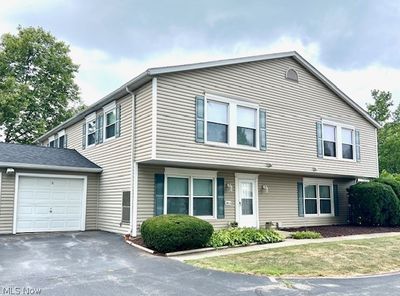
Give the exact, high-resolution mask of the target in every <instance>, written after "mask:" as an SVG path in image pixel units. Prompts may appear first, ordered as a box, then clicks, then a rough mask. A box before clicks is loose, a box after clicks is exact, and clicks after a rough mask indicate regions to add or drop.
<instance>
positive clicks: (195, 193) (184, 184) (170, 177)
mask: <svg viewBox="0 0 400 296" xmlns="http://www.w3.org/2000/svg"><path fill="white" fill-rule="evenodd" d="M172 170H173V171H171V170H169V171H167V170H166V178H165V186H166V189H165V190H166V195H165V198H166V201H164V205H166V206H165V208H164V213H165V214H186V215H193V216H198V217H203V218H213V217H215V216H216V214H215V213H216V206H215V204H216V181H215V180H216V175H215V173H213V172H211V174H210V175H207V174H204V172H201V173H200V174H196V171H192V172H191V171H190V170H185V169H172Z"/></svg>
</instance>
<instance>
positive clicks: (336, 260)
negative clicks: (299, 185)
mask: <svg viewBox="0 0 400 296" xmlns="http://www.w3.org/2000/svg"><path fill="white" fill-rule="evenodd" d="M187 263H189V264H192V265H195V266H198V267H203V268H210V269H216V270H222V271H229V272H240V273H247V274H257V275H271V276H350V275H362V274H376V273H382V272H390V271H397V270H400V236H395V237H384V238H373V239H364V240H350V241H342V242H331V243H318V244H307V245H301V246H291V247H283V248H277V249H269V250H263V251H257V252H249V253H244V254H237V255H228V256H219V257H211V258H205V259H200V260H191V261H187Z"/></svg>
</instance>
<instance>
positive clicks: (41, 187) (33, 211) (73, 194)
mask: <svg viewBox="0 0 400 296" xmlns="http://www.w3.org/2000/svg"><path fill="white" fill-rule="evenodd" d="M16 177H17V186H16V188H17V197H16V206H15V210H16V213H15V218H16V221H15V223H14V225H15V231H14V232H15V233H20V232H43V231H46V232H47V231H73V230H84V229H85V205H86V196H85V195H86V194H85V193H86V178H85V177H82V176H60V175H54V176H50V175H29V174H26V175H24V174H17V176H16Z"/></svg>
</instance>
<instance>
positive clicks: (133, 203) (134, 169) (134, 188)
mask: <svg viewBox="0 0 400 296" xmlns="http://www.w3.org/2000/svg"><path fill="white" fill-rule="evenodd" d="M125 90H126V92H127V93H129V94H130V95H131V96H132V135H131V200H130V207H131V215H130V216H131V219H130V234H131V235H132V236H136V235H137V204H138V202H137V192H138V164H137V162H136V158H135V152H136V141H135V140H136V138H135V137H136V132H135V129H136V127H135V113H136V110H135V94H134V93H133V92H131V91H130V90H129V89H128V87H125Z"/></svg>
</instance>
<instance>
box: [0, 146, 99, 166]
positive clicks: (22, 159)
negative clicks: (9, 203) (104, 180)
mask: <svg viewBox="0 0 400 296" xmlns="http://www.w3.org/2000/svg"><path fill="white" fill-rule="evenodd" d="M1 167H3V168H8V167H11V168H24V169H48V170H59V171H75V172H93V173H99V172H101V171H102V169H101V167H99V166H98V165H96V164H95V163H93V162H91V161H90V160H88V159H87V158H86V157H84V156H83V155H81V154H80V153H79V152H78V151H76V150H73V149H62V148H51V147H43V146H35V145H23V144H10V143H0V168H1Z"/></svg>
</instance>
